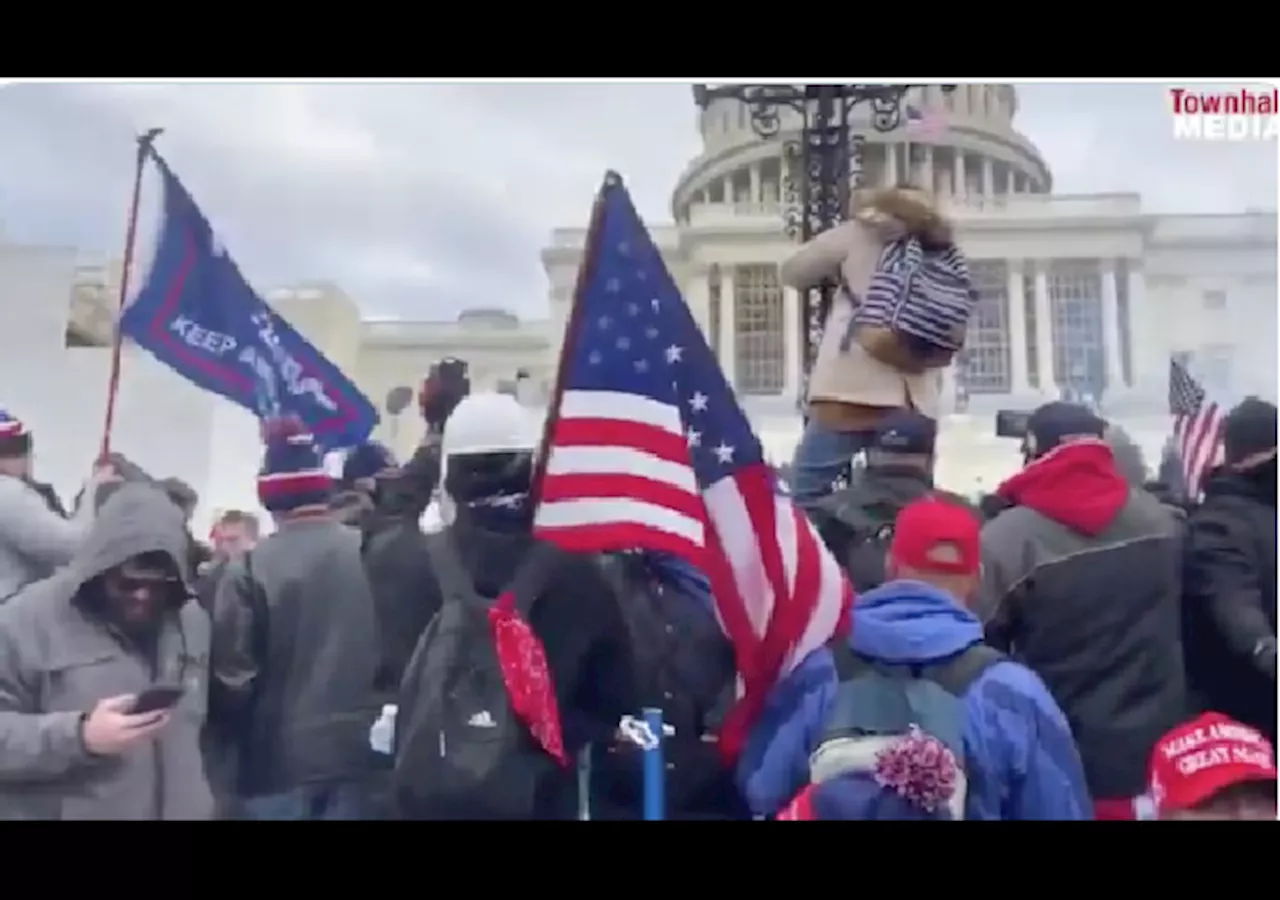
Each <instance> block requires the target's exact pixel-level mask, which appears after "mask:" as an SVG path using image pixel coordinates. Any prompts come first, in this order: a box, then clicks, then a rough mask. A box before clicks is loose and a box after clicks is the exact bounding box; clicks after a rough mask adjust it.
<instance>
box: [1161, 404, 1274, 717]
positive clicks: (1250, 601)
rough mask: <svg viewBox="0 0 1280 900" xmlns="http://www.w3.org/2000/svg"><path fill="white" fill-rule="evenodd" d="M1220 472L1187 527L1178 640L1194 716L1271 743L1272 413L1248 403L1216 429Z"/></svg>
mask: <svg viewBox="0 0 1280 900" xmlns="http://www.w3.org/2000/svg"><path fill="white" fill-rule="evenodd" d="M1223 457H1224V462H1223V464H1222V465H1221V466H1220V467H1218V468H1216V469H1214V470H1213V471H1211V472H1210V473H1209V476H1208V477H1207V478H1206V479H1205V482H1204V485H1203V488H1204V500H1203V502H1202V503H1201V504H1200V506H1199V508H1197V509H1196V510H1195V512H1193V513H1192V514H1191V516H1190V519H1189V520H1188V528H1187V546H1186V557H1185V565H1186V568H1185V573H1184V580H1185V608H1184V611H1183V620H1184V631H1183V641H1184V644H1185V647H1186V656H1187V677H1188V679H1189V681H1190V684H1191V687H1192V690H1193V697H1194V698H1195V699H1196V701H1197V702H1199V703H1200V704H1201V705H1202V706H1203V708H1205V709H1208V710H1216V711H1218V712H1223V713H1226V714H1227V715H1230V716H1232V717H1234V718H1237V719H1239V720H1240V721H1242V722H1244V723H1245V724H1248V725H1252V726H1253V727H1255V728H1257V729H1259V730H1260V731H1262V732H1263V733H1265V734H1266V735H1267V736H1268V737H1269V738H1270V740H1271V741H1272V742H1273V743H1274V742H1275V740H1276V407H1275V405H1274V404H1271V403H1267V402H1265V401H1263V400H1259V399H1257V398H1256V397H1250V398H1249V399H1247V400H1245V401H1244V402H1242V403H1241V404H1240V405H1239V406H1237V407H1236V408H1235V409H1233V410H1232V411H1231V412H1230V414H1228V416H1227V418H1226V421H1225V422H1224V424H1223Z"/></svg>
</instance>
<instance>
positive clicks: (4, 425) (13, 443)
mask: <svg viewBox="0 0 1280 900" xmlns="http://www.w3.org/2000/svg"><path fill="white" fill-rule="evenodd" d="M30 452H31V432H29V431H27V426H25V425H23V424H22V422H21V421H20V420H19V419H18V418H17V417H16V416H11V415H10V414H9V413H7V412H5V411H4V410H3V409H0V457H9V458H12V457H15V456H26V455H27V454H28V453H30Z"/></svg>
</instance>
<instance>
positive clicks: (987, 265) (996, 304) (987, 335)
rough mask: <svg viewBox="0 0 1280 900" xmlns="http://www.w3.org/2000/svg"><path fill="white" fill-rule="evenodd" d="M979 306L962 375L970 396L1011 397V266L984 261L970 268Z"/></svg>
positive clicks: (966, 347) (968, 338)
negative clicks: (1008, 395)
mask: <svg viewBox="0 0 1280 900" xmlns="http://www.w3.org/2000/svg"><path fill="white" fill-rule="evenodd" d="M969 271H970V275H971V276H972V278H973V286H974V288H975V289H976V290H977V291H978V306H977V309H975V310H974V313H973V318H972V319H970V320H969V331H968V335H967V336H966V338H965V354H964V364H965V370H964V372H962V373H961V375H962V377H963V379H964V385H965V388H966V389H967V391H968V393H969V394H1007V393H1009V391H1010V390H1011V387H1012V379H1011V377H1010V374H1009V370H1010V362H1009V265H1008V263H1006V262H1003V261H1001V260H981V261H978V262H974V263H972V264H971V265H970V270H969Z"/></svg>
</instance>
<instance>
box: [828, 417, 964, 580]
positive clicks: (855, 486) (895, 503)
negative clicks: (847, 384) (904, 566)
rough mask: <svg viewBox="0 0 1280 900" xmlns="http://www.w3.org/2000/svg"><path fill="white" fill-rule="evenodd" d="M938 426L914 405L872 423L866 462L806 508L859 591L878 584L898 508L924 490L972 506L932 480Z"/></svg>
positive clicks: (913, 499)
mask: <svg viewBox="0 0 1280 900" xmlns="http://www.w3.org/2000/svg"><path fill="white" fill-rule="evenodd" d="M937 437H938V426H937V423H936V422H934V420H933V419H930V418H929V417H928V416H925V415H922V414H920V413H918V412H915V411H914V410H909V409H901V410H894V411H892V412H890V413H887V414H886V415H885V416H883V417H882V418H881V420H880V422H879V423H878V424H877V425H876V428H875V431H874V433H873V434H872V437H871V442H870V444H869V446H868V447H867V451H866V465H865V467H864V468H863V469H862V471H861V472H860V473H859V477H857V478H854V479H851V481H850V483H849V484H848V486H846V487H843V488H841V489H840V490H838V491H836V492H835V493H833V494H829V495H827V496H825V497H823V498H821V499H820V500H818V501H816V502H815V503H813V504H811V505H810V506H809V508H808V513H809V516H810V518H811V519H812V520H813V522H814V524H815V525H816V526H817V528H818V533H819V534H821V535H822V539H823V542H824V543H826V545H827V547H828V548H830V550H831V552H832V553H833V554H835V556H836V558H837V559H838V560H840V561H841V563H842V564H843V565H844V567H845V570H846V571H847V572H848V573H849V579H850V581H851V582H852V583H853V586H854V588H855V589H856V590H858V591H869V590H871V589H872V588H875V587H879V586H880V584H881V583H883V581H884V578H885V572H884V566H885V553H886V552H887V550H888V543H887V539H888V537H889V535H890V531H891V529H892V527H893V522H894V520H895V519H896V518H897V517H898V512H899V511H900V510H902V509H903V507H905V506H907V505H908V504H910V503H911V502H912V501H915V500H919V499H920V498H921V497H925V496H928V495H936V496H940V497H942V498H944V499H946V500H948V501H949V502H951V503H955V504H958V505H960V506H963V507H965V508H968V509H972V504H970V503H969V502H968V500H966V499H965V498H964V497H961V496H960V495H958V494H952V493H949V492H947V491H940V490H938V489H937V488H936V487H935V486H934V483H933V461H934V449H935V444H936V442H937Z"/></svg>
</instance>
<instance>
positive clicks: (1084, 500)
mask: <svg viewBox="0 0 1280 900" xmlns="http://www.w3.org/2000/svg"><path fill="white" fill-rule="evenodd" d="M1106 428H1107V423H1106V422H1105V421H1103V420H1102V419H1100V418H1099V417H1098V416H1096V415H1095V414H1094V413H1092V412H1090V411H1089V410H1087V409H1085V408H1084V407H1081V406H1077V405H1074V404H1070V403H1061V402H1055V403H1049V404H1046V405H1044V406H1041V407H1040V408H1039V409H1037V410H1036V411H1035V412H1034V413H1032V415H1031V418H1030V420H1029V421H1028V423H1027V435H1026V438H1025V439H1024V445H1023V452H1024V455H1025V457H1026V465H1025V466H1024V467H1023V469H1022V471H1020V472H1018V473H1017V474H1015V475H1013V476H1012V477H1010V478H1009V479H1007V480H1006V481H1005V482H1004V483H1003V484H1001V485H1000V487H999V488H997V489H996V493H997V494H998V495H999V496H1001V497H1002V498H1004V499H1005V500H1006V501H1008V502H1009V503H1011V504H1013V508H1012V509H1009V510H1007V511H1006V512H1003V513H1001V514H1000V515H999V516H997V517H996V518H994V519H992V520H991V521H989V522H987V523H986V524H985V525H984V526H983V529H982V574H981V578H980V581H979V587H978V596H977V598H976V601H977V602H976V603H975V605H974V611H975V612H976V613H978V614H979V615H980V616H981V617H982V618H983V619H984V620H985V621H986V624H987V629H986V631H987V640H988V643H990V644H991V645H992V646H994V647H995V648H996V649H998V650H1002V651H1005V652H1008V653H1010V654H1012V655H1013V656H1014V658H1015V659H1017V661H1018V662H1021V663H1023V664H1024V665H1026V666H1027V667H1029V668H1030V669H1032V670H1033V671H1034V672H1035V673H1036V674H1037V675H1039V676H1040V677H1041V678H1042V679H1043V680H1044V682H1045V685H1046V686H1047V687H1048V688H1049V690H1050V692H1051V693H1052V694H1053V696H1054V699H1056V700H1057V701H1058V705H1059V706H1061V707H1062V710H1063V712H1065V713H1066V715H1067V719H1068V721H1069V722H1070V724H1071V731H1072V734H1074V736H1075V738H1076V741H1077V743H1078V744H1079V748H1080V756H1081V759H1082V760H1083V761H1084V768H1085V777H1086V779H1087V781H1088V784H1089V790H1090V793H1091V794H1092V796H1093V799H1094V814H1095V817H1096V818H1098V819H1133V818H1136V816H1137V814H1138V811H1139V798H1140V797H1141V796H1142V795H1143V793H1144V792H1145V790H1146V769H1147V760H1148V758H1149V757H1150V754H1151V749H1152V747H1153V746H1154V744H1155V742H1156V740H1157V739H1158V738H1159V737H1160V736H1161V735H1163V734H1164V733H1165V732H1167V731H1168V730H1169V729H1170V728H1172V727H1173V726H1174V725H1176V724H1177V723H1178V722H1179V721H1181V720H1182V718H1183V717H1184V716H1185V712H1186V690H1185V679H1184V671H1183V661H1182V648H1181V633H1180V618H1181V616H1180V613H1179V604H1180V600H1181V563H1180V539H1181V527H1180V522H1179V520H1178V519H1177V518H1176V517H1175V516H1173V515H1171V514H1170V512H1169V510H1168V508H1167V507H1165V506H1163V505H1161V504H1160V502H1159V501H1158V500H1156V498H1155V497H1153V496H1151V495H1150V494H1148V493H1147V492H1146V491H1143V490H1141V489H1140V488H1134V487H1133V486H1131V485H1130V484H1129V483H1128V482H1127V481H1126V480H1125V477H1124V475H1123V474H1122V473H1121V472H1120V470H1119V468H1118V467H1117V464H1116V459H1115V456H1114V453H1113V451H1112V448H1111V446H1110V445H1108V444H1107V442H1106V441H1105V440H1103V435H1104V432H1105V431H1106Z"/></svg>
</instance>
